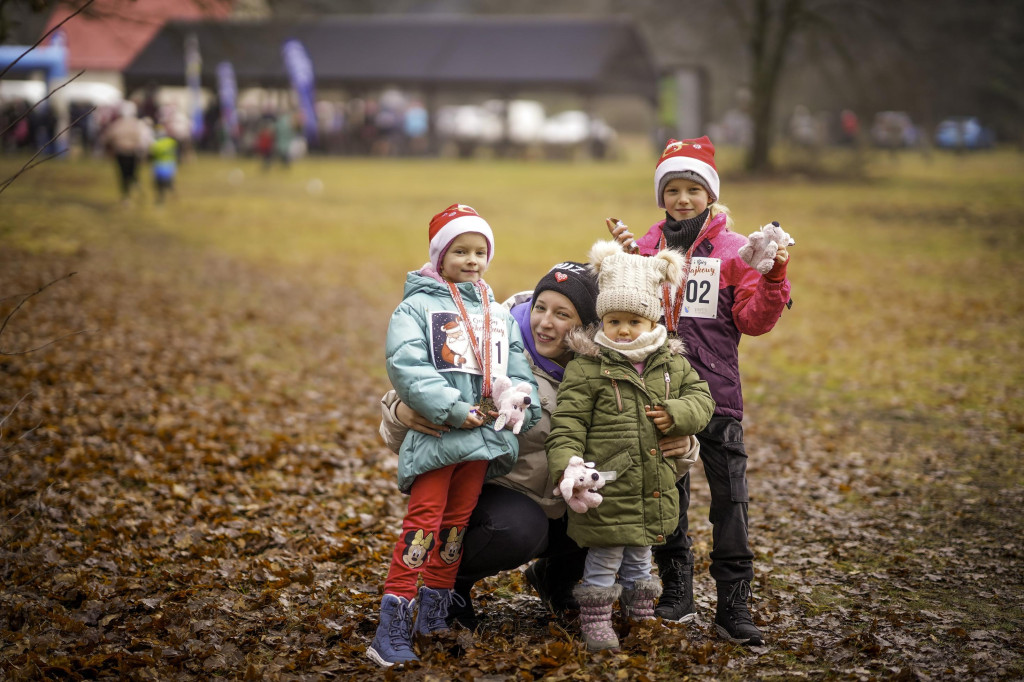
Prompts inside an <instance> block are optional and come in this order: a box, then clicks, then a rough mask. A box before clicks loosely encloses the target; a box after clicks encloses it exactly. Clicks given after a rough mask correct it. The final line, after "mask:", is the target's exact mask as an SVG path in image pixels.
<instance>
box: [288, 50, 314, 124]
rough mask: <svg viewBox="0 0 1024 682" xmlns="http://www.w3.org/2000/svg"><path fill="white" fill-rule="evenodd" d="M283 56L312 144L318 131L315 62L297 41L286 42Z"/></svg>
mask: <svg viewBox="0 0 1024 682" xmlns="http://www.w3.org/2000/svg"><path fill="white" fill-rule="evenodd" d="M281 56H282V57H283V58H284V67H285V70H286V71H287V72H288V79H289V80H290V81H291V83H292V88H293V89H294V90H295V95H296V96H297V97H298V99H299V107H300V108H301V109H302V122H303V128H304V129H305V132H306V139H307V140H308V141H310V142H312V141H313V140H315V139H316V130H317V125H316V111H315V109H314V107H313V62H311V61H310V60H309V55H308V54H307V53H306V48H305V47H303V46H302V43H301V42H299V41H298V40H295V39H292V40H286V41H285V42H284V44H283V45H282V46H281Z"/></svg>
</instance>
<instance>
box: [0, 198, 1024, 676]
mask: <svg viewBox="0 0 1024 682" xmlns="http://www.w3.org/2000/svg"><path fill="white" fill-rule="evenodd" d="M2 200H3V198H2V197H0V203H2ZM105 210H106V209H103V208H100V209H97V211H98V212H99V213H100V214H102V213H103V211H105ZM126 210H132V209H126ZM1018 217H1019V214H1018ZM808 248H809V247H808ZM0 264H2V267H0V299H2V300H0V319H3V318H4V317H6V316H7V315H8V314H9V313H10V312H12V311H13V310H14V308H15V306H17V305H18V304H19V302H21V301H22V300H24V299H25V297H26V296H27V295H28V294H30V293H32V292H33V291H35V290H37V289H38V288H40V287H41V286H43V285H45V284H47V283H48V282H52V281H54V280H59V279H60V278H61V277H63V276H64V275H66V274H68V273H69V272H77V273H78V274H76V275H75V276H73V277H71V278H68V279H63V280H60V281H57V282H56V283H55V284H53V285H52V286H51V287H49V288H48V289H46V290H45V291H43V292H42V293H40V294H38V295H37V296H34V297H31V298H29V299H28V300H27V301H26V302H25V304H24V306H23V307H22V308H21V309H20V310H19V311H18V312H17V314H16V315H14V316H13V317H12V318H10V320H9V323H8V324H7V326H6V328H5V329H4V330H3V332H2V334H0V351H3V352H5V353H16V352H17V351H20V350H25V349H29V348H33V347H35V346H38V345H40V344H43V343H46V342H48V341H49V340H51V339H55V338H58V337H60V336H62V335H63V334H66V333H68V332H72V331H78V330H84V331H83V333H81V334H78V335H75V336H70V337H67V338H64V339H62V340H60V341H58V342H57V343H54V344H53V345H49V346H47V347H45V348H43V349H41V350H37V351H34V352H31V353H27V354H5V355H0V420H2V423H0V678H3V679H11V680H22V679H122V678H123V679H160V680H164V679H168V680H206V679H216V678H223V679H240V678H244V679H268V680H277V679H281V680H293V679H312V680H315V679H372V678H378V679H383V678H394V679H424V680H428V679H429V680H445V679H467V680H468V679H481V680H504V679H520V680H530V679H540V678H545V679H552V680H558V679H573V680H603V679H639V680H643V679H651V680H654V679H735V680H743V679H755V678H757V679H798V678H808V679H836V680H872V679H901V680H971V679H979V680H994V679H1001V680H1002V679H1005V680H1011V679H1021V678H1024V627H1022V625H1021V623H1022V622H1024V562H1022V555H1024V548H1022V541H1021V533H1022V530H1024V524H1022V523H1021V521H1020V513H1021V510H1022V509H1024V490H1022V488H1021V486H1020V468H1019V463H1018V459H1019V456H1020V451H1019V446H1020V443H1021V433H1022V431H1024V424H1022V423H1021V422H1020V421H1019V413H1014V412H1013V411H1012V410H1009V411H1008V414H1009V415H1010V416H1009V418H1006V419H1002V420H1001V421H998V422H997V423H998V424H999V426H998V427H994V426H993V423H994V422H993V419H992V415H991V414H986V413H982V412H980V411H972V410H969V409H959V408H957V407H956V403H955V402H952V403H951V406H950V407H949V408H948V409H946V410H945V411H943V410H936V411H932V410H928V409H915V408H914V407H913V406H910V407H897V408H894V409H892V410H883V411H878V412H876V413H873V414H870V415H867V416H868V417H870V418H865V412H864V410H863V409H861V408H856V409H854V408H853V407H851V408H850V409H849V410H848V409H847V407H848V406H847V405H844V403H843V402H842V401H837V402H836V403H834V404H829V405H822V404H820V402H815V403H814V404H810V403H807V402H805V401H804V399H803V398H801V397H800V396H799V395H795V394H793V395H788V394H787V395H778V394H776V393H774V392H772V391H771V390H770V389H769V390H767V391H766V390H764V388H763V387H762V388H761V389H759V390H753V389H748V395H749V403H750V405H749V415H748V417H747V419H746V423H747V442H748V452H749V454H750V469H749V474H750V480H751V498H752V499H751V528H752V531H751V534H752V540H753V543H754V546H755V552H756V554H757V574H758V575H757V580H756V583H755V585H754V588H755V595H756V602H755V606H754V612H755V620H756V621H757V622H758V623H759V624H760V625H761V626H762V627H763V629H764V630H765V632H766V635H767V642H766V644H765V646H763V647H756V648H743V647H738V646H735V645H732V644H729V643H725V642H723V641H721V640H718V639H716V638H715V637H714V636H713V624H712V619H713V613H714V587H713V583H712V582H711V580H710V578H709V576H708V574H707V554H708V551H709V549H710V526H709V524H708V523H707V522H706V517H707V503H708V499H707V493H706V486H705V485H704V482H703V479H702V478H701V476H700V473H699V467H698V471H697V473H696V475H695V479H694V482H693V490H694V500H693V505H692V507H691V524H692V527H693V529H694V538H695V543H696V547H695V549H696V552H697V555H698V572H697V573H698V575H697V580H696V592H697V602H698V611H699V617H698V620H697V621H696V622H695V623H693V624H690V625H660V624H659V625H654V626H651V627H641V628H635V629H634V630H633V631H632V632H630V633H629V634H628V637H627V638H626V639H625V641H624V647H623V649H622V651H621V652H619V653H606V654H599V655H587V654H586V653H585V652H583V651H582V650H581V648H580V646H579V644H578V643H577V641H576V635H577V629H576V627H575V625H574V624H573V623H563V622H559V621H557V620H554V619H552V618H550V617H549V616H548V615H547V614H546V612H545V611H544V609H543V608H542V607H541V605H540V602H539V601H538V600H537V599H536V598H535V597H534V595H533V594H532V593H531V590H530V588H529V587H528V585H526V583H525V581H524V580H523V578H522V576H521V574H520V573H519V572H518V571H512V572H509V573H507V574H505V575H502V576H499V577H497V578H493V579H490V580H487V581H484V582H483V583H481V584H480V585H479V586H478V590H477V593H476V595H475V596H476V600H477V606H478V611H480V612H482V614H483V615H484V616H485V619H484V625H483V627H482V628H481V630H480V631H478V632H477V633H475V635H474V634H470V633H467V632H460V633H456V634H455V635H453V636H452V637H451V638H448V639H445V640H442V641H438V642H420V647H421V651H422V653H423V656H422V657H423V659H424V660H423V663H422V664H421V665H418V666H412V667H411V668H410V669H409V670H406V671H402V672H398V671H392V672H389V673H385V672H383V671H381V670H379V669H378V668H376V667H375V666H374V665H373V664H372V663H370V662H369V660H368V659H367V658H366V657H365V654H364V650H365V648H366V646H367V644H368V643H369V641H370V639H371V638H372V636H373V630H374V627H375V623H376V609H377V605H378V602H379V599H380V592H379V591H380V587H381V584H382V582H383V575H384V573H385V571H386V566H387V558H388V556H389V554H390V548H391V542H392V540H393V533H394V530H395V529H396V528H397V524H398V523H399V519H400V518H401V514H402V511H403V500H402V498H401V496H400V495H398V494H397V493H396V491H395V486H394V459H393V457H391V456H390V455H389V453H387V452H386V451H385V450H384V449H383V447H382V446H381V444H380V442H379V440H378V438H377V434H376V427H377V423H378V408H377V398H378V397H379V395H380V394H381V393H383V391H384V390H385V389H386V379H385V378H384V377H383V376H382V373H381V371H380V367H379V366H377V364H376V362H375V361H373V362H368V361H367V359H366V350H367V348H369V347H371V346H372V345H373V344H376V345H377V346H378V347H379V344H380V342H381V339H382V337H383V332H384V329H385V325H386V322H387V314H388V312H389V309H388V307H387V306H388V305H390V304H385V303H384V302H382V301H381V300H375V299H373V298H367V297H364V296H354V295H352V291H351V290H350V289H348V288H346V287H345V286H340V285H339V284H338V274H337V272H332V271H329V269H318V268H316V267H302V268H298V267H293V266H289V265H287V264H276V265H272V264H269V263H260V264H258V265H257V264H255V263H253V262H249V261H246V260H245V259H242V258H235V257H232V256H230V255H226V254H224V253H218V252H214V251H211V250H206V249H202V248H199V247H195V246H187V245H183V244H182V243H181V242H179V241H178V240H175V239H172V238H169V237H167V236H166V235H165V234H163V233H161V232H159V231H154V232H153V233H147V232H146V231H145V230H141V231H136V232H132V233H130V239H123V240H121V241H119V242H116V244H115V246H111V247H108V246H106V245H104V246H97V247H95V248H94V247H90V246H84V247H81V248H79V249H77V250H74V251H71V252H67V251H62V250H59V249H54V250H48V249H45V248H33V249H30V250H28V249H23V248H21V247H19V246H17V245H14V244H12V243H6V244H5V243H4V242H3V241H0ZM354 267H355V266H354ZM389 293H390V294H393V293H394V292H389ZM1018 293H1019V292H1018ZM798 304H799V301H798ZM377 352H378V353H379V348H378V350H377ZM374 357H376V356H375V355H374ZM1005 371H1007V372H1010V373H1016V375H1017V378H1018V379H1020V378H1021V377H1020V365H1017V366H1016V367H1007V368H1005ZM753 375H754V376H755V377H757V376H758V375H757V374H756V373H753ZM1017 397H1018V398H1019V394H1017ZM1015 414H1016V415H1018V416H1017V417H1014V415H1015ZM1014 419H1018V421H1017V422H1014V421H1013V420H1014ZM950 421H955V422H956V424H957V432H958V433H960V434H961V436H962V437H961V438H958V439H956V440H951V439H950V438H948V437H947V436H946V435H943V436H942V437H937V436H936V434H940V433H941V434H946V433H948V431H946V430H944V429H943V426H944V425H946V424H948V422H950Z"/></svg>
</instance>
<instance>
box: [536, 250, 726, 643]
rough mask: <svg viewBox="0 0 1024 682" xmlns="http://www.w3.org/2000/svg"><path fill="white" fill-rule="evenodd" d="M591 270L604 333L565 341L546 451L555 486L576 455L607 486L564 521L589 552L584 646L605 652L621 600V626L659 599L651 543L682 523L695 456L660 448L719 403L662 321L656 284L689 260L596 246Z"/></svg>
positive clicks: (583, 588)
mask: <svg viewBox="0 0 1024 682" xmlns="http://www.w3.org/2000/svg"><path fill="white" fill-rule="evenodd" d="M590 265H591V267H592V268H593V270H594V272H595V273H596V274H597V278H598V288H599V293H598V297H597V314H598V316H599V317H600V318H601V328H600V329H597V330H596V332H595V331H594V330H590V331H584V330H577V331H576V332H575V333H574V334H573V335H572V336H571V337H570V339H569V343H570V347H572V349H573V350H574V351H575V352H576V358H575V359H574V360H573V361H571V362H570V363H569V364H568V365H567V366H566V368H565V376H564V378H563V380H562V383H561V385H560V386H559V389H558V401H557V405H558V406H557V408H556V409H555V412H554V414H553V415H552V417H551V433H550V435H549V436H548V438H547V441H546V443H545V445H546V448H547V452H548V468H549V470H550V473H551V478H552V482H553V483H554V484H557V483H559V481H560V480H561V478H562V475H563V472H564V470H565V468H566V465H567V464H568V461H569V458H570V457H572V456H574V455H575V456H578V457H582V458H583V459H584V460H585V461H587V462H593V463H594V466H595V467H596V468H597V469H598V470H599V471H601V472H602V473H603V474H604V476H605V479H606V480H607V482H606V484H605V486H604V487H603V488H602V489H601V494H602V496H603V498H604V499H603V501H602V502H601V504H599V505H598V506H597V507H595V508H593V509H590V510H588V511H586V512H585V513H582V514H580V513H576V512H572V511H570V512H569V536H570V537H572V539H573V540H575V541H576V542H577V544H579V545H580V546H581V547H587V548H589V549H588V553H587V561H586V568H585V571H584V575H583V582H582V583H581V584H579V585H577V586H576V588H575V589H574V592H573V594H574V596H575V597H576V599H577V601H578V602H579V604H580V621H581V629H582V632H583V635H584V638H585V639H586V644H587V648H588V649H590V650H600V649H614V648H616V647H618V645H619V642H618V637H617V636H616V634H615V631H614V630H613V629H612V622H611V621H612V606H613V605H614V603H615V601H616V600H619V602H620V606H621V608H622V612H623V616H624V617H626V618H627V619H648V618H653V617H654V604H655V600H657V598H658V596H659V595H660V594H661V581H660V580H659V579H658V577H656V576H653V575H652V574H651V546H652V545H656V544H662V543H664V542H665V537H666V536H667V535H669V534H670V533H671V532H672V531H673V530H675V528H676V525H677V524H678V521H679V494H678V491H677V490H676V486H675V483H676V479H677V478H678V477H679V476H681V475H682V474H684V473H686V471H687V469H688V468H689V466H690V465H691V464H692V463H693V461H694V460H695V459H696V452H695V450H696V445H695V448H694V451H692V453H691V455H692V456H690V457H687V458H684V459H682V460H677V461H673V460H670V459H666V457H665V456H664V455H663V454H662V452H661V449H660V448H659V447H658V441H659V440H660V439H661V438H662V437H663V436H692V435H693V434H695V433H697V432H699V431H700V430H701V429H703V428H704V427H705V426H706V425H707V423H708V421H710V419H711V415H712V413H713V412H714V408H715V403H714V400H712V398H711V393H710V392H709V390H708V386H707V383H706V382H704V381H703V380H701V378H700V377H699V376H698V375H697V373H696V372H695V371H694V369H693V368H692V367H691V366H690V363H689V362H688V361H687V360H686V358H684V357H683V350H684V349H683V347H682V343H681V342H680V341H679V340H678V339H671V340H670V339H669V338H668V333H667V330H666V329H665V326H664V325H662V324H659V323H658V319H659V318H660V317H661V310H662V306H661V294H662V287H663V286H667V285H675V286H678V285H679V283H680V282H681V281H683V279H684V274H685V268H686V258H685V257H684V256H683V255H682V254H679V253H676V252H674V251H672V250H668V249H666V250H663V251H661V252H659V253H658V254H657V255H655V256H653V257H649V258H648V257H644V256H639V255H633V254H630V253H626V252H624V251H623V250H622V247H621V246H619V244H618V243H616V242H598V243H597V244H595V245H594V246H593V248H592V249H591V252H590ZM694 443H696V440H695V439H694Z"/></svg>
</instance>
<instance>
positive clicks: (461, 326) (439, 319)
mask: <svg viewBox="0 0 1024 682" xmlns="http://www.w3.org/2000/svg"><path fill="white" fill-rule="evenodd" d="M469 319H470V321H471V322H472V324H473V331H474V332H475V333H476V338H478V339H482V338H483V336H484V334H483V330H484V317H483V315H478V314H471V315H470V316H469ZM430 331H431V334H430V346H431V348H430V354H431V359H432V360H433V363H434V367H436V368H437V370H438V371H439V372H467V373H469V374H481V371H480V363H478V362H477V361H476V356H475V355H474V353H473V347H472V345H471V344H470V342H469V335H468V334H467V333H466V326H465V322H464V321H463V320H462V318H461V316H460V315H459V314H458V313H454V312H435V313H431V314H430ZM490 339H491V368H492V370H493V372H494V376H507V375H508V344H509V340H508V329H507V328H506V327H505V323H504V321H503V319H502V318H501V317H500V316H499V315H497V314H493V313H492V315H491V333H490Z"/></svg>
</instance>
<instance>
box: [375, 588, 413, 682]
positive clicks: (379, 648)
mask: <svg viewBox="0 0 1024 682" xmlns="http://www.w3.org/2000/svg"><path fill="white" fill-rule="evenodd" d="M414 602H415V600H413V601H409V600H408V599H406V598H405V597H396V596H395V595H393V594H385V595H384V598H383V599H381V600H380V624H379V625H378V626H377V634H375V635H374V636H373V642H371V643H370V648H369V649H367V650H366V655H367V656H369V657H370V660H372V661H373V662H374V663H376V664H378V665H382V666H384V667H386V668H389V667H391V666H393V665H394V664H395V663H408V662H409V661H418V660H420V659H419V658H418V657H417V656H416V652H415V651H413V650H412V608H413V604H414Z"/></svg>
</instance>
